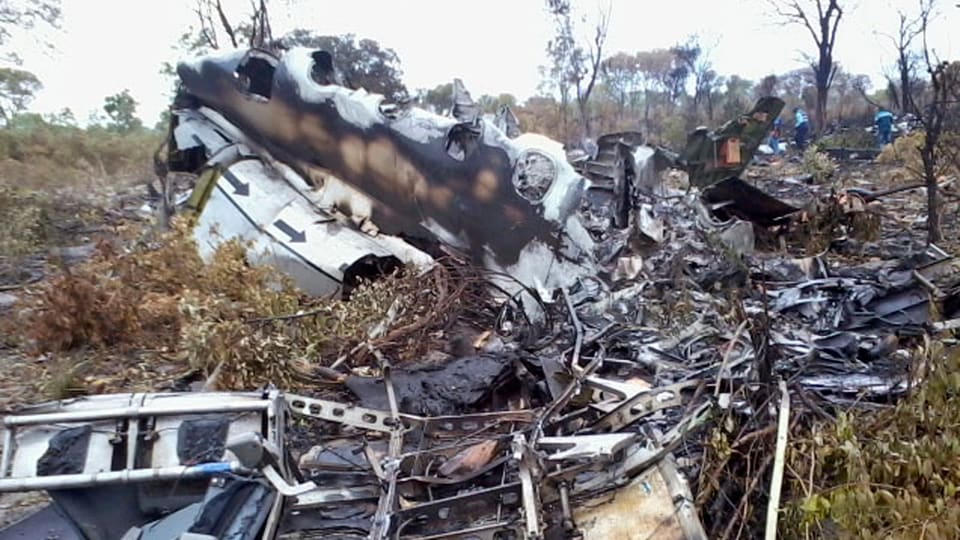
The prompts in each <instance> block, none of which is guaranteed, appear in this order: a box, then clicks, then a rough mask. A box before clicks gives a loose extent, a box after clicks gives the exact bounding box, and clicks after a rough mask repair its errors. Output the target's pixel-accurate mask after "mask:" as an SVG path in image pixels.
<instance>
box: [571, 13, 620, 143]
mask: <svg viewBox="0 0 960 540" xmlns="http://www.w3.org/2000/svg"><path fill="white" fill-rule="evenodd" d="M611 9H612V5H611V4H607V6H606V7H605V8H601V9H600V11H599V13H598V16H597V24H596V26H595V27H594V28H593V39H591V40H590V41H589V42H588V43H587V48H586V50H584V49H583V48H582V47H580V48H578V49H577V51H579V54H577V55H575V57H574V58H575V63H574V66H575V70H574V72H573V73H574V83H575V85H576V88H577V108H578V109H579V110H580V122H581V125H582V126H583V135H584V136H585V137H589V136H590V135H592V134H593V130H592V126H591V125H590V111H589V109H588V108H587V105H588V104H589V102H590V95H591V94H592V93H593V88H594V86H595V85H596V83H597V77H599V75H600V71H601V66H602V65H603V46H604V44H605V43H606V41H607V29H608V28H609V27H610V12H611Z"/></svg>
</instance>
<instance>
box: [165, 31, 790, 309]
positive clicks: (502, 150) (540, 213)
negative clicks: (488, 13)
mask: <svg viewBox="0 0 960 540" xmlns="http://www.w3.org/2000/svg"><path fill="white" fill-rule="evenodd" d="M178 74H179V76H180V79H181V81H182V92H181V93H180V95H179V97H178V100H177V103H176V108H175V109H174V122H173V140H172V141H171V156H172V159H171V162H170V165H171V169H172V170H175V171H185V172H191V173H200V175H201V179H200V181H199V182H198V184H197V187H196V189H195V190H194V192H193V196H192V197H191V199H190V202H189V204H190V206H191V207H192V209H193V210H194V211H196V212H198V213H199V216H200V219H199V223H198V225H197V234H198V237H199V239H200V240H201V248H202V249H204V250H206V251H208V252H209V251H210V250H213V249H214V248H215V247H216V245H218V244H219V242H221V241H222V240H223V239H227V238H234V237H240V238H243V239H246V240H251V241H253V242H254V244H255V247H254V249H253V251H254V252H255V253H257V255H258V256H259V257H262V259H263V260H265V261H268V262H270V263H272V264H274V265H276V266H278V267H279V268H282V269H284V270H286V271H287V272H289V273H290V274H291V275H293V276H295V278H296V279H297V281H298V283H299V284H300V285H301V286H302V287H303V288H304V289H305V290H307V291H309V292H311V293H314V294H324V293H330V292H334V291H336V290H337V289H338V288H339V287H340V285H341V284H342V283H344V282H347V283H349V282H351V281H353V280H354V279H355V278H356V277H357V276H361V275H365V274H367V273H369V272H371V271H373V270H375V269H376V268H382V267H390V266H395V265H397V264H412V265H428V264H430V262H431V260H432V257H431V256H430V255H428V253H430V254H436V253H441V252H447V253H453V254H456V255H458V256H460V257H462V258H467V259H469V260H470V261H471V262H473V263H475V264H479V265H482V266H484V267H486V268H488V269H490V270H492V271H494V272H499V273H500V274H501V275H503V276H510V279H504V280H503V285H504V286H506V287H508V288H509V289H513V288H515V284H516V283H517V282H519V283H520V284H522V285H525V286H527V287H531V288H533V289H536V290H551V289H556V288H558V287H564V286H569V285H571V284H572V283H574V282H575V281H576V279H577V278H578V277H583V276H588V275H595V274H597V272H598V270H599V269H598V263H600V262H601V259H602V258H603V254H605V253H610V252H611V251H615V249H613V248H612V247H611V246H608V245H606V242H605V241H607V240H609V237H610V236H612V234H611V233H616V232H623V231H628V230H629V229H631V228H632V227H633V225H634V222H635V221H636V216H637V215H638V213H639V212H641V209H640V208H639V207H637V206H635V205H634V204H633V201H634V193H633V191H634V190H640V189H650V188H652V187H653V185H654V184H655V178H656V171H658V170H662V169H663V168H664V167H665V166H666V165H667V164H668V163H669V161H668V160H667V159H666V158H665V157H664V156H663V155H659V159H658V154H657V152H656V151H655V150H654V149H652V148H650V147H646V146H642V145H641V144H640V142H641V141H640V137H639V134H636V133H627V134H612V135H608V136H606V137H604V138H602V139H600V141H598V142H599V146H600V152H601V154H598V156H588V157H587V159H585V160H582V161H581V163H579V165H580V167H578V168H579V169H580V171H578V170H576V169H575V168H574V165H571V163H569V162H568V160H567V156H566V154H565V152H564V149H563V146H562V145H561V144H559V143H557V142H555V141H552V140H549V139H547V138H545V137H543V136H540V135H534V134H518V131H517V129H516V126H515V123H513V124H511V123H509V122H507V121H506V120H501V121H500V122H492V121H488V120H487V119H484V118H483V117H482V115H481V113H480V110H479V107H478V106H476V105H475V104H474V103H473V102H472V100H471V99H470V96H469V94H468V93H467V92H466V90H465V89H463V87H462V85H460V84H459V81H458V83H457V85H456V89H457V93H456V96H455V98H456V101H455V103H454V104H453V108H452V117H446V116H440V115H436V114H433V113H430V112H428V111H425V110H423V109H419V108H416V107H408V106H400V105H397V104H392V103H388V102H386V101H385V100H384V98H383V97H382V96H379V95H372V94H368V93H367V92H365V91H364V90H352V89H349V88H345V87H343V86H339V85H336V84H330V82H331V81H332V80H334V79H335V72H334V68H333V62H332V59H331V57H330V55H329V54H327V53H325V52H322V51H320V52H317V51H310V50H308V49H299V48H297V49H292V50H290V51H288V52H286V53H285V54H284V55H283V56H282V57H280V58H277V57H275V56H273V55H271V54H269V53H266V52H263V51H259V50H251V51H247V52H233V53H229V54H226V55H222V56H214V57H204V58H200V59H198V60H196V61H194V62H189V63H184V64H181V65H180V66H179V67H178ZM781 107H782V103H781V102H779V100H776V99H770V100H764V101H762V102H761V103H760V104H758V107H757V109H756V110H755V111H753V112H752V113H751V114H750V115H748V116H745V117H744V118H745V122H744V124H742V125H741V124H738V125H737V128H738V129H737V130H735V131H736V133H733V134H731V135H730V137H728V138H725V139H724V140H723V141H719V142H718V143H715V144H720V143H723V144H721V145H720V148H721V149H723V150H724V151H726V152H727V153H723V154H722V156H721V161H720V162H716V161H714V160H711V161H710V163H711V164H713V165H716V166H717V167H719V169H717V168H714V169H711V170H710V171H706V173H707V174H716V170H724V171H726V173H727V176H731V175H735V174H736V172H737V171H739V170H742V168H743V167H744V166H745V165H746V163H748V162H749V157H750V156H751V155H752V154H753V152H754V151H755V150H756V148H757V146H758V145H759V143H760V141H761V138H762V137H763V136H764V135H765V134H766V132H767V131H768V129H769V127H770V125H771V123H772V122H773V118H774V117H775V116H776V115H777V114H778V113H779V110H780V108H781ZM505 118H509V115H505ZM497 124H499V126H498V125H497ZM501 127H502V128H503V129H501ZM744 128H746V129H747V131H750V130H752V132H753V133H750V132H745V131H744ZM508 134H510V135H516V136H514V137H513V138H511V137H510V136H508ZM701 135H702V134H701ZM751 135H754V136H753V137H751ZM699 142H702V141H699V140H698V143H699ZM701 146H702V145H701ZM701 146H697V145H692V146H691V148H692V149H693V150H692V152H694V151H700V152H704V151H706V147H705V146H704V147H702V148H701ZM712 149H713V144H711V145H710V150H711V151H712ZM701 157H703V156H700V155H697V156H691V158H701ZM591 158H598V159H591ZM722 160H727V161H722ZM697 163H698V166H700V167H701V168H704V167H706V166H707V164H706V163H704V162H700V161H698V162H697ZM587 170H589V172H588V173H587V176H589V177H590V178H591V179H590V180H588V179H587V178H585V177H584V175H582V174H581V172H586V171H587ZM621 236H622V235H621ZM511 284H513V285H511Z"/></svg>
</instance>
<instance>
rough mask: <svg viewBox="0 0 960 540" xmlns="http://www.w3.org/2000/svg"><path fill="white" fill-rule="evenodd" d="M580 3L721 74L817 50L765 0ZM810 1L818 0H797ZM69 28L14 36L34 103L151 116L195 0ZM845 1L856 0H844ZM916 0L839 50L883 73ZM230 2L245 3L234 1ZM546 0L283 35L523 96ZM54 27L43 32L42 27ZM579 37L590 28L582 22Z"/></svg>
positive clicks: (336, 0) (951, 8)
mask: <svg viewBox="0 0 960 540" xmlns="http://www.w3.org/2000/svg"><path fill="white" fill-rule="evenodd" d="M573 1H574V4H575V5H577V6H578V10H579V11H580V12H581V13H583V14H584V15H585V16H588V17H594V16H595V15H596V13H597V11H598V9H599V6H600V5H605V4H606V3H607V2H610V3H611V4H612V22H611V25H610V31H609V39H608V45H607V50H608V51H610V52H615V51H620V50H623V51H628V52H635V51H639V50H649V49H654V48H666V47H670V46H672V45H674V44H676V43H679V42H682V41H684V40H685V39H686V38H687V36H689V35H691V34H699V35H700V36H701V41H702V42H703V43H705V44H707V45H715V47H714V48H713V50H712V51H711V53H710V55H711V58H712V60H713V62H714V64H715V66H716V68H717V70H718V71H719V72H720V73H721V74H732V73H737V74H739V75H741V76H743V77H746V78H748V79H751V80H757V79H759V78H760V77H763V76H764V75H767V74H769V73H783V72H786V71H789V70H792V69H795V68H797V67H802V66H803V63H802V57H801V50H805V51H811V52H812V50H813V42H812V39H811V37H810V35H809V33H807V31H806V29H803V28H801V27H798V26H783V25H781V24H775V23H773V22H772V20H771V19H770V18H769V16H767V15H766V13H767V12H768V11H769V10H768V8H767V3H766V0H573ZM801 1H809V2H811V3H812V0H801ZM62 2H63V21H62V30H60V31H57V32H52V33H51V35H50V37H49V41H50V42H51V43H52V45H53V47H54V50H53V51H52V52H51V51H47V50H45V49H44V48H43V47H40V46H38V45H37V44H36V42H35V40H34V38H35V36H16V37H15V39H14V40H12V41H11V43H10V45H13V46H14V48H15V49H16V50H17V52H18V53H19V54H20V56H21V57H23V58H24V65H23V68H24V69H27V70H30V71H32V72H34V73H35V74H36V75H37V76H38V77H39V78H40V80H41V81H42V82H43V84H44V89H43V91H42V92H41V93H40V95H39V96H38V98H37V99H36V101H35V102H34V104H33V107H32V108H33V109H34V110H36V111H38V112H53V111H58V110H60V109H62V108H64V107H69V108H70V109H72V110H73V112H74V114H75V115H76V117H77V118H78V119H79V120H81V121H84V120H85V119H86V118H87V117H88V116H89V114H90V113H91V112H92V111H95V110H98V109H99V108H100V106H101V105H102V103H103V98H104V96H107V95H110V94H114V93H117V92H119V91H121V90H123V89H124V88H129V89H130V92H131V93H132V95H133V96H134V97H135V98H136V99H137V100H138V101H139V102H140V108H139V113H140V116H141V117H142V118H143V119H144V121H145V123H146V124H147V125H153V123H154V122H155V121H156V119H157V118H158V117H159V115H160V112H161V110H163V109H164V108H165V107H166V106H167V104H168V101H169V98H170V96H169V93H168V92H169V89H170V87H171V82H170V81H169V80H168V79H165V78H164V77H163V76H161V75H160V73H159V71H160V65H161V63H162V62H163V61H165V60H172V59H176V57H177V53H176V51H175V50H174V49H173V45H174V43H175V41H176V40H177V38H178V37H179V36H180V35H181V34H182V33H183V32H184V31H185V30H186V29H187V28H188V26H190V25H191V24H193V23H194V15H193V13H192V9H191V6H192V4H193V2H192V1H190V0H62ZM940 2H941V7H940V12H939V13H940V14H939V16H938V17H937V18H936V20H935V21H934V23H933V27H932V29H931V42H932V44H933V45H934V47H935V49H936V50H937V52H938V53H939V55H940V56H941V57H942V58H945V59H954V58H956V57H957V52H958V51H957V47H960V37H958V38H952V39H951V36H950V29H951V28H952V29H956V28H958V27H960V8H957V7H955V2H953V1H950V2H946V1H944V0H940ZM845 3H849V2H845ZM918 3H919V0H860V1H859V5H858V6H855V7H854V8H852V9H849V10H848V12H847V13H846V14H845V15H844V19H843V21H842V22H841V27H840V31H839V35H838V38H837V50H836V54H835V57H836V59H837V60H838V61H839V62H840V63H841V64H842V65H843V66H844V67H845V68H846V69H848V70H849V71H851V72H855V73H866V74H868V75H870V76H871V78H872V79H873V80H874V83H875V84H877V85H879V84H880V80H879V79H880V77H881V75H882V70H883V68H884V66H887V65H889V64H890V63H891V61H892V59H893V57H894V56H893V55H894V50H893V48H892V47H891V45H890V42H889V40H888V39H887V38H885V37H883V36H881V35H878V33H893V32H894V31H895V30H896V25H897V15H896V10H897V9H898V8H900V9H904V10H907V11H908V12H911V10H915V9H916V5H917V4H918ZM225 4H226V5H228V6H231V5H233V6H236V8H239V9H238V10H237V11H235V13H237V14H238V16H239V13H241V12H242V11H241V10H242V9H243V8H244V7H246V6H248V5H249V2H247V1H243V0H225ZM543 4H544V2H543V0H403V1H399V0H323V1H320V0H274V1H273V2H272V4H271V6H272V7H271V10H272V11H271V15H272V19H273V24H274V34H275V35H276V36H279V35H282V34H283V33H285V32H286V31H289V30H290V29H292V28H296V27H301V28H308V29H310V30H314V31H316V32H318V33H321V34H345V33H354V34H356V35H358V36H360V37H369V38H373V39H376V40H378V41H379V42H380V43H381V44H383V45H384V46H387V47H392V48H393V49H395V50H396V51H397V53H398V54H399V56H400V59H401V62H402V68H403V72H404V81H405V83H406V84H407V86H408V88H410V89H411V90H415V89H417V88H430V87H433V86H436V85H437V84H440V83H444V82H448V81H450V80H451V79H452V78H453V77H460V78H462V79H463V80H464V82H465V83H466V85H467V88H468V89H470V91H471V93H472V94H473V95H474V96H478V95H480V94H499V93H501V92H509V93H512V94H514V95H516V96H517V97H519V98H520V99H521V100H522V99H524V98H526V97H529V96H530V95H534V94H536V93H537V86H538V84H539V82H540V77H539V72H538V66H540V65H543V64H544V63H545V62H546V59H545V56H544V48H545V44H546V41H547V40H548V39H549V37H550V35H551V30H552V27H551V24H550V21H549V20H548V18H547V17H546V15H545V13H544V11H543ZM44 34H45V33H44ZM583 37H587V35H586V30H584V35H583Z"/></svg>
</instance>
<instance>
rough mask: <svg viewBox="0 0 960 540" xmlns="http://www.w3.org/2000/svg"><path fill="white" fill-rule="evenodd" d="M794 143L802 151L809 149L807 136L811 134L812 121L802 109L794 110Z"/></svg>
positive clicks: (796, 108)
mask: <svg viewBox="0 0 960 540" xmlns="http://www.w3.org/2000/svg"><path fill="white" fill-rule="evenodd" d="M793 118H794V122H793V128H794V134H793V142H795V143H796V144H797V148H798V149H800V150H801V151H802V150H804V149H805V148H806V147H807V135H809V134H810V121H809V120H808V119H807V113H805V112H803V109H801V108H800V107H794V108H793Z"/></svg>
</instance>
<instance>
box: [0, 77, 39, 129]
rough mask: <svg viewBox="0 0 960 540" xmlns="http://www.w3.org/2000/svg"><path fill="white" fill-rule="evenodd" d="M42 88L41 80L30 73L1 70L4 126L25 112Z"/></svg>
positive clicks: (0, 104)
mask: <svg viewBox="0 0 960 540" xmlns="http://www.w3.org/2000/svg"><path fill="white" fill-rule="evenodd" d="M42 87H43V85H42V84H40V79H37V76H36V75H34V74H33V73H30V72H29V71H24V70H22V69H15V68H0V118H2V119H3V122H4V124H6V123H9V122H10V119H11V118H13V116H14V115H16V114H17V113H20V112H22V111H24V110H25V109H26V108H27V105H29V104H30V102H31V101H32V100H33V98H34V95H35V94H36V93H37V91H38V90H40V88H42Z"/></svg>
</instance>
